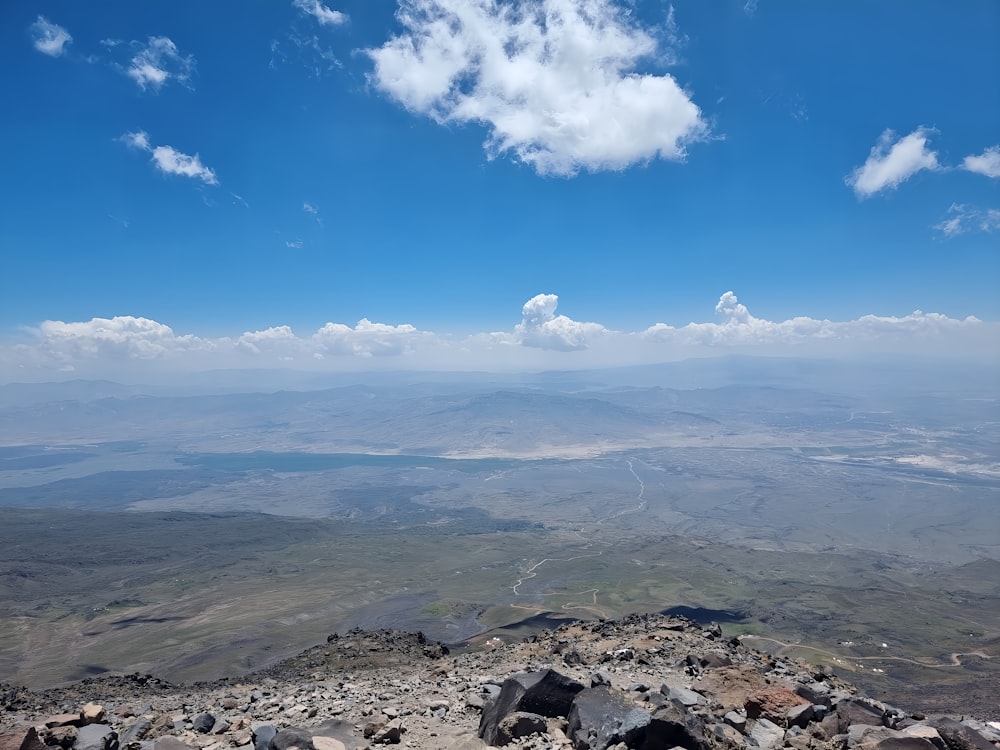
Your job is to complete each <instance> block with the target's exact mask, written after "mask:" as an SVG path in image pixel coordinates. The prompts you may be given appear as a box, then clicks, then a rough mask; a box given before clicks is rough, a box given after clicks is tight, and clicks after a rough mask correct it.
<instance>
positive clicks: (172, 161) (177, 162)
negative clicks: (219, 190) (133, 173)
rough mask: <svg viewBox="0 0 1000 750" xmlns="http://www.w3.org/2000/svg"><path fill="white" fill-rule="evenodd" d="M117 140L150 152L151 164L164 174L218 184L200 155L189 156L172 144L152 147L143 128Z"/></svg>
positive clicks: (212, 172) (213, 172) (207, 183)
mask: <svg viewBox="0 0 1000 750" xmlns="http://www.w3.org/2000/svg"><path fill="white" fill-rule="evenodd" d="M119 140H120V141H122V142H123V143H125V144H126V145H128V146H130V147H132V148H135V149H139V150H141V151H146V152H148V153H149V154H151V157H152V161H153V164H154V165H155V166H156V168H157V169H159V170H160V171H161V172H163V173H164V174H176V175H181V176H183V177H191V178H193V179H197V180H201V181H202V182H204V183H205V184H206V185H218V184H219V180H218V178H217V177H216V175H215V171H214V170H212V169H210V168H209V167H206V166H205V165H204V164H202V163H201V157H199V156H198V154H195V155H194V156H190V155H188V154H185V153H181V152H180V151H178V150H177V149H175V148H174V147H173V146H155V147H154V146H153V145H152V144H151V143H150V141H149V135H148V134H147V133H146V132H145V131H143V130H139V131H137V132H134V133H125V134H124V135H123V136H121V137H120V138H119Z"/></svg>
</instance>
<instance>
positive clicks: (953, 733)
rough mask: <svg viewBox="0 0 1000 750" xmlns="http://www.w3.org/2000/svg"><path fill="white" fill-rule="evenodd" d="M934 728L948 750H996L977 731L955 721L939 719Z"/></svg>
mask: <svg viewBox="0 0 1000 750" xmlns="http://www.w3.org/2000/svg"><path fill="white" fill-rule="evenodd" d="M932 726H933V727H934V728H935V729H936V730H937V732H938V734H939V735H940V736H941V739H943V740H944V742H945V744H946V745H947V746H948V750H996V748H995V747H994V746H993V743H992V742H990V741H989V740H987V739H986V738H985V737H983V735H981V734H980V733H979V732H977V731H976V730H975V729H973V728H972V727H967V726H966V725H965V724H962V723H961V722H958V721H955V720H954V719H938V720H937V721H935V722H934V723H933V724H932Z"/></svg>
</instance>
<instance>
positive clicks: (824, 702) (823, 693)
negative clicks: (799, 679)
mask: <svg viewBox="0 0 1000 750" xmlns="http://www.w3.org/2000/svg"><path fill="white" fill-rule="evenodd" d="M795 694H796V695H798V696H801V697H803V698H805V699H806V700H807V701H809V702H810V703H812V704H814V705H821V706H826V707H827V708H830V706H831V705H832V702H831V701H830V688H829V687H827V686H826V685H824V684H823V683H822V682H807V683H804V684H802V685H796V687H795Z"/></svg>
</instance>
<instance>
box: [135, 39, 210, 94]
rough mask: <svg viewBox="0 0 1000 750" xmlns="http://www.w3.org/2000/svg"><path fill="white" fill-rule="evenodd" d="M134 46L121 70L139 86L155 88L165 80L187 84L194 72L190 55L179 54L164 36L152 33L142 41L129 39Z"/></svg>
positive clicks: (193, 62)
mask: <svg viewBox="0 0 1000 750" xmlns="http://www.w3.org/2000/svg"><path fill="white" fill-rule="evenodd" d="M132 47H133V49H135V50H136V52H135V54H134V55H133V56H132V60H131V62H130V63H129V66H128V68H127V69H126V70H125V74H126V75H128V76H129V78H131V79H132V80H133V81H135V82H136V84H137V85H138V86H139V88H141V89H143V90H146V89H148V88H152V89H153V90H154V91H159V90H160V88H161V87H162V86H163V84H165V83H166V82H167V81H169V80H174V81H177V82H178V83H181V84H185V85H186V84H187V83H188V82H189V80H190V78H191V74H192V73H193V72H194V67H195V61H194V56H193V55H182V54H181V53H180V51H179V50H178V49H177V45H176V44H174V43H173V42H172V41H171V40H170V39H169V38H168V37H165V36H153V37H150V38H149V41H148V42H147V43H146V44H142V43H141V42H132Z"/></svg>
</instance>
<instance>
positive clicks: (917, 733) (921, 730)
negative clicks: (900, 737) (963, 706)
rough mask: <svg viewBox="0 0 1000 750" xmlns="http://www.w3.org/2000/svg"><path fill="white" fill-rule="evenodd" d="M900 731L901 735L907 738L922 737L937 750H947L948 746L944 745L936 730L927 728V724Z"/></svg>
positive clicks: (930, 727)
mask: <svg viewBox="0 0 1000 750" xmlns="http://www.w3.org/2000/svg"><path fill="white" fill-rule="evenodd" d="M902 731H903V734H905V735H907V736H909V737H923V738H924V739H925V740H927V741H928V742H930V743H931V744H932V745H934V747H936V748H937V749H938V750H948V746H947V745H946V744H945V742H944V739H943V738H942V737H941V735H940V734H938V730H936V729H935V728H934V727H932V726H928V725H927V724H915V725H914V726H910V727H906V728H905V729H903V730H902Z"/></svg>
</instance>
